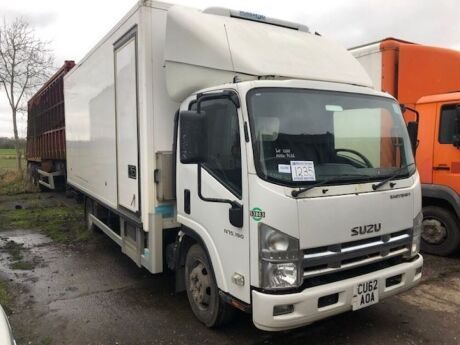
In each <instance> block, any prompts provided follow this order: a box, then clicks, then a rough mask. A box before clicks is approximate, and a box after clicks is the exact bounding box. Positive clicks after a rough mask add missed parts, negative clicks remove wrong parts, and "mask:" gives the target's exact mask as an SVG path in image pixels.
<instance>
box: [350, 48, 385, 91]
mask: <svg viewBox="0 0 460 345" xmlns="http://www.w3.org/2000/svg"><path fill="white" fill-rule="evenodd" d="M350 52H351V53H352V54H353V56H354V57H355V58H356V59H357V60H358V61H359V62H360V63H361V65H362V66H363V67H364V69H365V70H366V72H367V73H368V74H369V77H370V78H371V80H372V84H374V87H375V88H376V89H377V90H381V89H382V52H381V51H380V42H378V43H373V44H370V45H367V46H363V47H358V48H352V49H350Z"/></svg>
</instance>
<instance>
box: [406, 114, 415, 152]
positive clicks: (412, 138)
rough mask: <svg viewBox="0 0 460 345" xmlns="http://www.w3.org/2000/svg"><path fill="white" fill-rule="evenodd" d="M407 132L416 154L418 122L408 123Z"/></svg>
mask: <svg viewBox="0 0 460 345" xmlns="http://www.w3.org/2000/svg"><path fill="white" fill-rule="evenodd" d="M407 132H408V133H409V139H410V144H411V146H412V153H413V154H414V156H415V151H416V150H417V137H418V122H416V121H411V122H409V123H408V124H407Z"/></svg>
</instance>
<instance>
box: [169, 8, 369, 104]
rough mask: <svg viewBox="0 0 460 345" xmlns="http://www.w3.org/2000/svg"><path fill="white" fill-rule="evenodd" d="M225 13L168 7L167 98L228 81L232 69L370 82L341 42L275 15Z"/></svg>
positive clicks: (358, 83) (284, 75) (343, 81)
mask: <svg viewBox="0 0 460 345" xmlns="http://www.w3.org/2000/svg"><path fill="white" fill-rule="evenodd" d="M210 12H214V13H219V12H220V13H224V14H225V11H210ZM227 13H229V14H230V15H228V16H224V15H217V14H212V13H206V11H204V12H201V11H199V10H195V9H191V8H184V7H180V6H173V7H171V8H170V9H169V11H168V18H167V28H166V45H165V65H166V78H167V83H168V91H169V93H170V96H171V97H172V98H175V99H177V100H181V99H183V98H184V97H186V96H187V95H188V94H189V93H190V91H197V90H199V89H202V88H206V87H210V86H213V85H218V84H224V83H228V82H231V81H232V79H233V76H235V75H236V74H243V75H251V76H276V77H282V78H294V79H308V80H321V81H329V82H339V83H347V84H354V85H361V86H370V87H372V82H371V80H370V79H369V77H368V75H367V73H366V72H365V71H364V69H363V68H362V67H361V65H360V64H359V63H358V61H356V60H355V59H354V58H353V56H352V55H351V54H350V53H349V52H348V51H347V50H346V49H345V48H343V47H341V46H340V45H338V44H336V43H333V42H331V41H329V40H327V39H325V38H323V37H321V36H317V35H314V34H311V33H308V32H306V31H305V30H294V29H291V28H286V27H282V26H279V25H280V23H281V22H280V21H278V22H276V21H272V22H274V23H275V24H277V25H270V24H267V23H265V22H263V20H259V21H253V20H246V19H240V18H235V17H233V16H231V15H232V14H233V13H234V11H233V12H230V11H228V12H227ZM259 18H260V17H259ZM263 18H265V17H263V16H262V19H263ZM299 28H300V27H299ZM168 74H169V75H168ZM216 83H217V84H216Z"/></svg>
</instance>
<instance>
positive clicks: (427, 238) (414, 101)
mask: <svg viewBox="0 0 460 345" xmlns="http://www.w3.org/2000/svg"><path fill="white" fill-rule="evenodd" d="M350 51H351V52H352V54H353V55H354V56H355V57H356V58H357V59H358V61H359V62H360V63H361V64H362V65H363V67H364V68H365V69H366V70H367V72H368V74H369V76H370V77H371V79H372V81H373V83H374V86H375V87H376V88H377V89H379V90H382V91H384V92H388V93H390V94H391V95H393V96H394V97H395V98H396V99H397V100H398V101H399V102H400V103H401V105H402V109H403V111H404V117H405V119H406V122H407V123H408V129H409V133H410V132H411V131H412V132H413V133H412V134H413V135H415V136H416V138H417V139H418V141H417V145H416V147H414V150H415V151H416V164H417V168H418V171H419V174H420V179H421V182H422V196H423V201H422V204H423V215H424V220H423V231H422V243H421V248H422V250H424V251H425V252H427V253H431V254H437V255H442V256H446V255H449V254H452V253H453V252H454V251H456V250H457V249H458V248H459V245H460V196H459V194H460V51H455V50H450V49H444V48H439V47H431V46H426V45H421V44H415V43H411V42H407V41H403V40H399V39H394V38H386V39H384V40H382V41H378V42H374V43H370V44H366V45H362V46H359V47H355V48H352V49H350ZM410 123H411V124H410ZM417 131H418V135H417Z"/></svg>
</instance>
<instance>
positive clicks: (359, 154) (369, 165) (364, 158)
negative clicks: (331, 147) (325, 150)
mask: <svg viewBox="0 0 460 345" xmlns="http://www.w3.org/2000/svg"><path fill="white" fill-rule="evenodd" d="M338 152H349V153H352V154H354V155H356V156H358V157H359V158H361V159H362V160H363V162H364V164H366V166H367V167H368V168H373V167H374V166H373V165H372V163H371V162H370V160H369V159H367V157H366V156H365V155H363V154H362V153H361V152H358V151H355V150H352V149H335V153H338Z"/></svg>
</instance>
